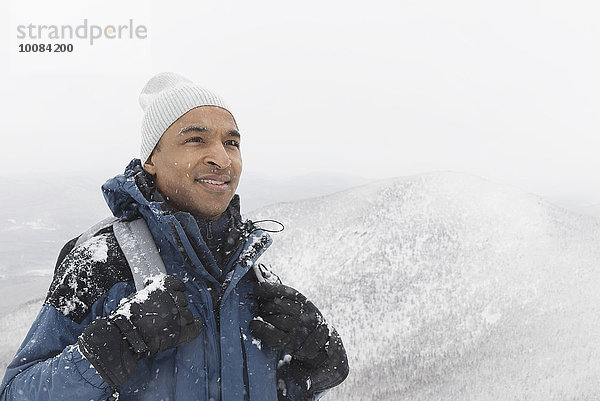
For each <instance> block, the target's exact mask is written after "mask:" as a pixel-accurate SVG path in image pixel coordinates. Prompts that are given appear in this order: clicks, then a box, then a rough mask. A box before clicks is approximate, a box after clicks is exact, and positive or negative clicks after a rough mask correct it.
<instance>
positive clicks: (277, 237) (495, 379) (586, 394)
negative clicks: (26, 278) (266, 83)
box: [0, 173, 600, 401]
mask: <svg viewBox="0 0 600 401" xmlns="http://www.w3.org/2000/svg"><path fill="white" fill-rule="evenodd" d="M247 217H250V218H252V219H253V220H258V219H265V218H273V219H277V220H280V221H282V222H283V223H284V224H285V225H286V229H285V231H283V232H282V233H277V234H273V237H274V244H273V245H272V247H271V248H270V249H269V250H268V251H267V252H266V253H265V255H264V256H263V260H262V261H263V262H265V263H270V264H271V265H272V266H273V269H274V270H275V271H276V272H278V273H279V274H280V276H281V277H282V279H283V280H284V281H285V282H286V283H288V284H290V285H293V286H295V287H296V288H298V289H299V290H301V291H302V292H303V293H305V294H306V295H307V296H309V298H311V299H312V300H314V302H315V303H316V304H317V305H318V306H319V307H320V308H321V309H322V310H323V312H324V314H325V316H326V317H327V318H328V320H329V321H330V322H331V323H333V324H334V325H335V326H336V327H337V329H338V331H339V332H340V334H341V335H342V338H343V339H344V342H345V344H346V348H347V350H348V353H349V357H350V363H351V374H350V376H349V378H348V379H347V380H346V382H345V383H344V384H343V385H341V386H340V387H338V388H336V389H334V390H332V391H331V392H330V393H329V395H328V396H327V397H326V399H328V400H340V401H341V400H370V399H373V400H466V399H469V400H471V399H473V400H523V399H526V400H544V401H546V400H565V399H578V400H592V399H597V398H598V397H597V393H598V392H599V391H600V384H598V378H600V318H599V317H598V315H599V312H600V311H599V310H600V306H599V305H600V292H599V291H598V290H597V289H598V288H599V287H600V246H599V245H600V221H599V220H598V219H595V218H592V217H590V216H583V215H580V214H575V213H572V212H569V211H566V210H564V209H561V208H557V207H555V206H552V205H550V204H548V203H546V202H544V201H543V200H541V199H540V198H537V197H534V196H531V195H528V194H526V193H523V192H521V191H519V190H515V189H513V188H510V187H505V186H500V185H496V184H492V183H489V182H487V181H485V180H482V179H479V178H475V177H471V176H467V175H460V174H449V173H438V174H430V175H423V176H416V177H407V178H398V179H393V180H386V181H381V182H377V183H374V184H369V185H366V186H363V187H357V188H353V189H350V190H346V191H344V192H340V193H336V194H333V195H328V196H324V197H320V198H315V199H310V200H304V201H297V202H290V203H283V204H278V205H274V206H270V207H266V208H262V209H259V210H258V211H256V212H254V213H252V214H251V215H248V216H247ZM266 225H267V224H266V223H265V226H266ZM55 257H56V255H53V258H55ZM38 307H39V300H37V301H32V302H31V303H29V304H27V305H25V306H24V307H23V308H22V309H21V310H19V311H17V312H14V313H12V314H10V315H5V316H0V344H1V345H2V346H1V348H0V369H1V370H3V368H4V367H5V366H6V363H7V361H8V360H9V358H10V357H11V356H12V354H13V353H14V349H15V348H16V347H17V346H18V343H19V342H20V341H21V339H22V338H23V336H24V334H25V331H26V329H27V328H28V326H29V324H30V322H31V320H32V319H33V317H34V316H35V313H36V311H37V308H38Z"/></svg>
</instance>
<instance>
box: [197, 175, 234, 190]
mask: <svg viewBox="0 0 600 401" xmlns="http://www.w3.org/2000/svg"><path fill="white" fill-rule="evenodd" d="M194 181H195V182H197V183H199V184H201V185H202V186H203V187H204V188H206V189H208V190H210V191H213V192H226V191H227V190H228V189H229V182H230V181H231V177H230V176H228V175H218V174H210V175H204V176H202V177H199V178H196V179H195V180H194Z"/></svg>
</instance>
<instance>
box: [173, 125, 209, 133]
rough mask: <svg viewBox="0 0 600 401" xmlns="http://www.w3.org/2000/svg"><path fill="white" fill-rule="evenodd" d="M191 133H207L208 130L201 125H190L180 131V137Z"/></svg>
mask: <svg viewBox="0 0 600 401" xmlns="http://www.w3.org/2000/svg"><path fill="white" fill-rule="evenodd" d="M190 131H198V132H206V131H208V130H207V129H206V127H203V126H201V125H188V126H187V127H183V128H182V129H180V130H179V135H183V134H185V133H187V132H190Z"/></svg>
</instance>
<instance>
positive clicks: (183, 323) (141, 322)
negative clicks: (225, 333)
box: [78, 276, 204, 388]
mask: <svg viewBox="0 0 600 401" xmlns="http://www.w3.org/2000/svg"><path fill="white" fill-rule="evenodd" d="M184 291H185V284H184V283H183V282H182V281H181V280H179V279H178V278H176V277H173V276H164V277H161V278H160V279H158V280H156V281H155V282H152V283H150V284H149V285H148V286H147V287H146V288H144V289H143V290H140V291H138V292H135V293H133V294H132V295H130V296H129V297H128V298H126V299H125V300H124V301H121V303H120V304H119V307H118V308H117V309H116V310H115V311H114V312H113V313H112V314H111V315H110V316H108V317H103V318H98V319H96V320H94V321H93V322H91V323H90V324H89V325H88V326H87V327H86V328H85V330H84V331H83V333H82V334H81V336H79V340H78V344H79V350H80V351H81V353H82V354H83V356H85V358H86V359H87V360H88V361H89V362H90V363H91V364H92V365H94V367H95V368H96V371H97V372H98V373H99V374H100V376H101V377H102V378H103V379H104V381H106V382H107V383H108V384H109V385H110V386H111V387H112V388H118V387H119V386H120V385H121V384H123V383H124V382H125V381H126V380H127V379H129V378H130V377H132V376H134V375H135V373H136V372H137V361H138V360H139V359H141V358H144V357H148V356H153V355H156V354H158V353H159V352H162V351H165V350H167V349H169V348H174V347H177V346H179V345H181V344H183V343H186V342H188V341H191V340H193V339H194V338H196V337H198V335H200V332H201V331H202V328H203V327H204V325H203V323H202V321H201V320H200V319H194V317H193V315H192V312H191V311H190V309H189V308H188V307H187V305H188V302H187V298H186V296H185V294H184Z"/></svg>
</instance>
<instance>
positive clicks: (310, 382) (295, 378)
mask: <svg viewBox="0 0 600 401" xmlns="http://www.w3.org/2000/svg"><path fill="white" fill-rule="evenodd" d="M323 353H324V354H325V358H324V359H321V361H320V362H319V363H318V364H311V363H310V362H306V361H299V360H296V359H295V358H294V357H292V356H291V355H288V354H285V355H284V356H283V357H282V358H281V361H280V363H279V366H278V371H277V376H278V383H279V386H278V397H279V400H280V401H287V400H290V401H292V400H294V401H296V400H302V401H304V400H311V401H316V400H318V399H320V398H321V397H322V396H323V395H324V394H325V393H326V392H327V391H328V390H329V389H331V388H332V387H335V386H337V385H338V384H340V383H342V382H343V381H344V380H345V379H346V377H347V376H348V373H349V366H348V358H347V356H346V350H345V348H344V344H343V343H342V339H341V338H340V336H339V335H338V333H337V331H336V330H335V329H334V328H333V327H331V326H330V332H329V339H328V341H327V344H326V345H325V349H324V350H323Z"/></svg>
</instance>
